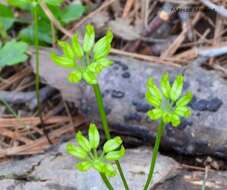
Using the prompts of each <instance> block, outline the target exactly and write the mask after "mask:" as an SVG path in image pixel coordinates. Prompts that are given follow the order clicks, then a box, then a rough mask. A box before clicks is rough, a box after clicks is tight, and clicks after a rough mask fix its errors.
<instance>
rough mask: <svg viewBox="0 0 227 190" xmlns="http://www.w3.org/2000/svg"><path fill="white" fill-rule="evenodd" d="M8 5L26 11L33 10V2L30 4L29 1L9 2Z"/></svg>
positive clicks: (10, 0) (11, 0)
mask: <svg viewBox="0 0 227 190" xmlns="http://www.w3.org/2000/svg"><path fill="white" fill-rule="evenodd" d="M7 3H8V4H9V5H12V6H14V7H17V8H20V9H24V10H29V9H30V8H31V2H29V0H7Z"/></svg>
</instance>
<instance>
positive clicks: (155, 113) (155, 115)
mask: <svg viewBox="0 0 227 190" xmlns="http://www.w3.org/2000/svg"><path fill="white" fill-rule="evenodd" d="M162 114H163V112H162V110H161V109H160V108H156V109H153V110H150V111H148V112H147V115H148V116H149V118H150V119H151V120H158V119H160V118H161V117H162Z"/></svg>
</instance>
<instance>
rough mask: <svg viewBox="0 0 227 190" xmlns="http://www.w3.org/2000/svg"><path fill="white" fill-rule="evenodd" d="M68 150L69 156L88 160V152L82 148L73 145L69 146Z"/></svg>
mask: <svg viewBox="0 0 227 190" xmlns="http://www.w3.org/2000/svg"><path fill="white" fill-rule="evenodd" d="M66 150H67V152H68V154H70V155H72V156H74V157H76V158H79V159H85V158H87V152H86V151H85V150H84V149H82V148H81V147H76V146H75V145H73V144H71V143H68V144H67V147H66Z"/></svg>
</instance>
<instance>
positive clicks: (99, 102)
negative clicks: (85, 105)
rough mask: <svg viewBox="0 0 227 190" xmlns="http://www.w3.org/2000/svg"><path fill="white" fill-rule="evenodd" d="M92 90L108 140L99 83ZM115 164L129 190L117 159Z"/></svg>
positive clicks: (108, 131)
mask: <svg viewBox="0 0 227 190" xmlns="http://www.w3.org/2000/svg"><path fill="white" fill-rule="evenodd" d="M93 90H94V93H95V97H96V102H97V105H98V110H99V114H100V118H101V122H102V127H103V130H104V133H105V137H106V139H107V140H108V139H110V138H111V135H110V130H109V126H108V122H107V116H106V112H105V108H104V103H103V98H102V93H101V90H100V87H99V84H95V85H93ZM115 164H116V166H117V169H118V171H119V174H120V176H121V179H122V182H123V184H124V187H125V190H129V187H128V184H127V181H126V179H125V176H124V173H123V171H122V168H121V165H120V162H119V161H118V160H116V161H115Z"/></svg>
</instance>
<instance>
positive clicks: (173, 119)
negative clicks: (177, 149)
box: [171, 114, 180, 127]
mask: <svg viewBox="0 0 227 190" xmlns="http://www.w3.org/2000/svg"><path fill="white" fill-rule="evenodd" d="M171 124H172V125H173V126H174V127H177V126H178V125H180V117H179V116H178V115H176V114H172V116H171Z"/></svg>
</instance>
